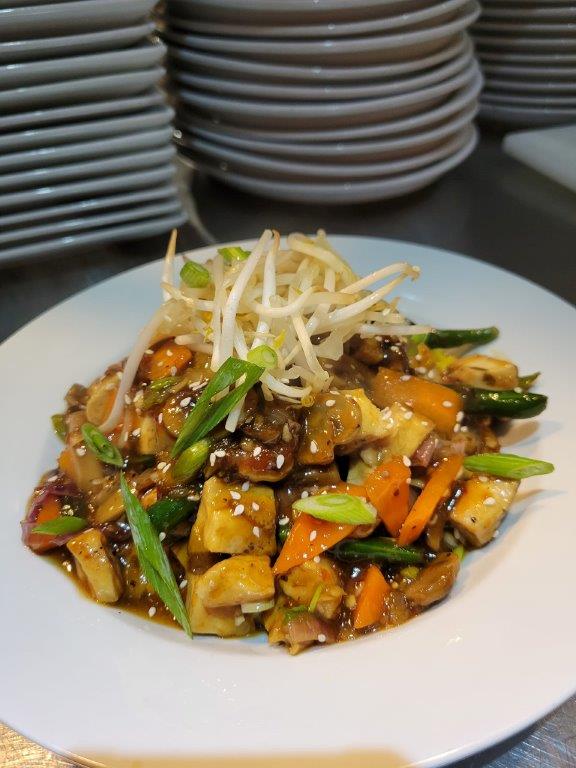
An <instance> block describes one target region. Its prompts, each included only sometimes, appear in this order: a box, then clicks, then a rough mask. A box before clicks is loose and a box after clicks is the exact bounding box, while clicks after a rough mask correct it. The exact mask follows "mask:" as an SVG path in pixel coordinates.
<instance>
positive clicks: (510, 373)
mask: <svg viewBox="0 0 576 768" xmlns="http://www.w3.org/2000/svg"><path fill="white" fill-rule="evenodd" d="M447 378H448V381H450V382H452V383H455V382H457V383H458V384H465V385H466V386H468V387H480V388H484V389H514V387H517V386H518V368H517V367H516V366H515V365H514V363H511V362H509V361H508V360H499V359H497V358H495V357H488V356H487V355H469V356H468V357H461V358H459V359H458V360H456V361H455V362H454V363H452V365H451V366H450V367H449V368H448V372H447Z"/></svg>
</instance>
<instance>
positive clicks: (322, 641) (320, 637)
mask: <svg viewBox="0 0 576 768" xmlns="http://www.w3.org/2000/svg"><path fill="white" fill-rule="evenodd" d="M318 642H319V643H325V642H326V635H324V634H322V632H321V633H320V634H319V635H318Z"/></svg>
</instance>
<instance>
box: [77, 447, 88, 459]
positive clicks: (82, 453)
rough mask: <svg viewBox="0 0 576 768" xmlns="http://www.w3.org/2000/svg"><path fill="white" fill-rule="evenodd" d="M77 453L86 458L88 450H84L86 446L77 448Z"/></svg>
mask: <svg viewBox="0 0 576 768" xmlns="http://www.w3.org/2000/svg"><path fill="white" fill-rule="evenodd" d="M76 453H77V454H78V456H85V455H86V448H84V446H83V445H81V446H80V447H79V448H76Z"/></svg>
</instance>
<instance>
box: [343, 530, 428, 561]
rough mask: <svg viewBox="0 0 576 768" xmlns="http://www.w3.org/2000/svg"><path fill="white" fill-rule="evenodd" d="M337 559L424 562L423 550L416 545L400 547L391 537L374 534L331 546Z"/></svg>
mask: <svg viewBox="0 0 576 768" xmlns="http://www.w3.org/2000/svg"><path fill="white" fill-rule="evenodd" d="M332 553H333V554H334V556H335V557H337V558H338V559H339V560H345V561H351V562H363V561H368V562H369V561H372V562H375V563H398V564H402V565H420V564H421V563H423V562H425V560H426V555H425V554H424V552H423V550H421V549H417V548H416V547H401V546H399V545H398V544H396V542H395V541H394V540H393V539H387V538H384V537H382V536H375V537H373V538H369V539H354V540H350V541H344V542H342V544H338V545H336V546H334V547H333V548H332Z"/></svg>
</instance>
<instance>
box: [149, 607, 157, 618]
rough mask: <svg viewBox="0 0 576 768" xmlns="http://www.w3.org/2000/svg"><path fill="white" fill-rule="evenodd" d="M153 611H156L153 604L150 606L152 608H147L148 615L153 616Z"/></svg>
mask: <svg viewBox="0 0 576 768" xmlns="http://www.w3.org/2000/svg"><path fill="white" fill-rule="evenodd" d="M155 613H156V608H154V606H152V608H148V616H150V618H152V616H154V615H155Z"/></svg>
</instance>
